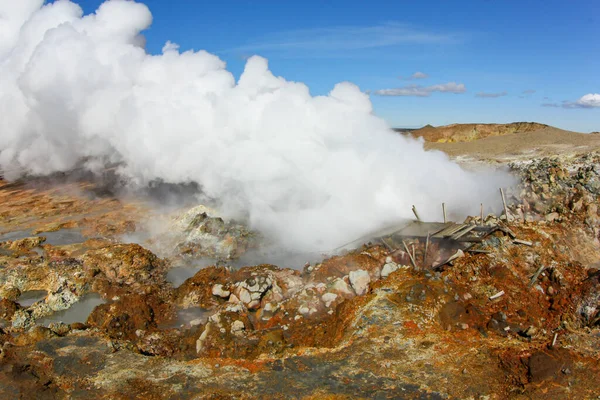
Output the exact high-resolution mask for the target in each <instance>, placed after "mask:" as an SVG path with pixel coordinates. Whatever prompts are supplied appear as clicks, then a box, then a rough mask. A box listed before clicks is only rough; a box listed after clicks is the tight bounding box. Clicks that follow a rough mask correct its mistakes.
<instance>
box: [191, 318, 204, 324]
mask: <svg viewBox="0 0 600 400" xmlns="http://www.w3.org/2000/svg"><path fill="white" fill-rule="evenodd" d="M200 325H202V319H200V318H196V319H193V320H191V321H190V326H200Z"/></svg>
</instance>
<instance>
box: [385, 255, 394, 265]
mask: <svg viewBox="0 0 600 400" xmlns="http://www.w3.org/2000/svg"><path fill="white" fill-rule="evenodd" d="M393 262H394V259H393V258H392V257H390V256H387V257H386V258H385V263H386V264H391V263H393Z"/></svg>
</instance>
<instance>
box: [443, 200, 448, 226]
mask: <svg viewBox="0 0 600 400" xmlns="http://www.w3.org/2000/svg"><path fill="white" fill-rule="evenodd" d="M442 213H443V214H444V223H446V222H447V221H446V203H442Z"/></svg>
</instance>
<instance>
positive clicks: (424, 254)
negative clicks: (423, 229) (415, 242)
mask: <svg viewBox="0 0 600 400" xmlns="http://www.w3.org/2000/svg"><path fill="white" fill-rule="evenodd" d="M427 250H429V233H428V234H427V240H426V241H425V252H424V253H423V265H425V262H426V261H427Z"/></svg>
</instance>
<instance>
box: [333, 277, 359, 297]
mask: <svg viewBox="0 0 600 400" xmlns="http://www.w3.org/2000/svg"><path fill="white" fill-rule="evenodd" d="M329 290H331V291H332V292H335V293H337V294H338V295H341V296H353V295H354V293H353V292H352V290H351V289H350V286H349V285H348V283H347V282H346V281H345V280H344V279H342V278H337V279H335V280H334V281H333V282H331V285H330V287H329Z"/></svg>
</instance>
